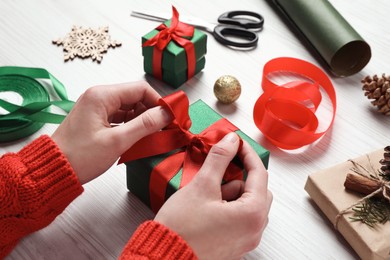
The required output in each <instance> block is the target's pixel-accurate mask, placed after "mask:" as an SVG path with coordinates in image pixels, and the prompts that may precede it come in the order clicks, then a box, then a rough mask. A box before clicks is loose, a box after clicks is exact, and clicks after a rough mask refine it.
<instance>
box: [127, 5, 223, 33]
mask: <svg viewBox="0 0 390 260" xmlns="http://www.w3.org/2000/svg"><path fill="white" fill-rule="evenodd" d="M131 16H134V17H138V18H143V19H147V20H152V21H158V22H163V21H166V20H168V19H171V18H172V14H167V13H157V12H151V11H136V10H133V11H132V12H131ZM179 20H180V21H181V22H183V23H186V24H189V25H192V26H194V27H196V28H199V29H201V30H205V31H208V32H210V33H212V32H213V31H214V27H215V26H216V25H215V24H212V23H209V22H206V21H204V20H201V19H198V18H196V17H189V16H180V17H179Z"/></svg>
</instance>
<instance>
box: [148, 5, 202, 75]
mask: <svg viewBox="0 0 390 260" xmlns="http://www.w3.org/2000/svg"><path fill="white" fill-rule="evenodd" d="M172 13H173V14H172V20H171V24H170V26H169V27H167V26H166V25H165V24H161V25H159V26H158V27H157V28H156V29H157V30H159V31H160V32H159V33H158V34H156V35H155V36H154V37H153V38H151V39H149V40H147V41H146V42H144V43H143V44H142V47H146V46H154V48H153V61H152V63H153V75H154V77H156V78H157V79H159V80H161V79H162V67H161V62H162V56H163V55H162V54H163V51H164V49H165V48H166V46H167V45H168V43H170V41H171V40H173V41H174V42H175V43H176V44H178V45H179V46H181V47H183V48H184V50H185V52H186V56H187V67H188V70H187V76H188V79H190V78H192V76H194V75H195V67H196V56H195V47H194V44H193V43H192V42H191V41H190V40H188V39H186V38H183V37H188V38H192V37H193V35H194V27H193V26H191V25H188V24H185V23H182V22H180V21H179V13H178V11H177V10H176V8H175V7H174V6H172Z"/></svg>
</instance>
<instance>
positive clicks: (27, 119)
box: [0, 67, 74, 143]
mask: <svg viewBox="0 0 390 260" xmlns="http://www.w3.org/2000/svg"><path fill="white" fill-rule="evenodd" d="M37 79H49V80H50V81H51V87H52V88H53V89H54V92H55V93H56V94H57V95H58V97H59V98H60V100H58V101H51V100H50V95H49V92H48V91H47V90H46V88H45V87H44V86H43V84H41V83H40V82H38V81H37ZM1 92H15V93H18V94H19V95H20V96H21V97H22V98H23V102H22V105H20V106H19V105H15V104H12V103H10V102H8V101H6V100H3V99H1V98H0V107H1V108H3V109H5V110H6V111H8V112H9V113H7V114H5V115H0V143H4V142H11V141H15V140H18V139H21V138H24V137H27V136H29V135H31V134H33V133H35V132H36V131H38V130H39V129H40V128H41V127H42V126H43V125H44V124H45V123H53V124H59V123H61V122H62V121H63V120H64V118H65V116H64V115H60V114H54V113H51V112H50V110H49V109H50V106H52V105H54V106H57V107H59V108H61V109H62V110H64V111H65V112H67V113H69V112H70V110H71V109H72V107H73V105H74V102H73V101H70V100H68V97H67V93H66V89H65V87H64V86H63V85H62V83H61V82H60V81H58V80H57V79H56V78H55V77H54V76H53V75H51V74H50V73H49V72H48V71H47V70H45V69H41V68H25V67H0V93H1Z"/></svg>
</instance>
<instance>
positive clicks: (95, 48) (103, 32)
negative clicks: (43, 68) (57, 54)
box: [53, 26, 121, 63]
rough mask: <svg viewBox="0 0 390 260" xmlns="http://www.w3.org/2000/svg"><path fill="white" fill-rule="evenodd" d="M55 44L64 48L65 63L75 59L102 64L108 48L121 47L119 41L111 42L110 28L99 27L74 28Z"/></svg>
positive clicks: (55, 41)
mask: <svg viewBox="0 0 390 260" xmlns="http://www.w3.org/2000/svg"><path fill="white" fill-rule="evenodd" d="M53 43H54V44H57V45H58V46H60V45H62V46H64V61H68V60H69V59H71V60H73V59H74V58H75V57H80V58H83V59H84V58H88V57H91V58H92V60H93V61H97V62H98V63H100V62H101V61H102V58H103V53H106V52H107V50H108V48H110V47H112V48H115V47H117V46H121V43H120V42H118V41H113V40H111V37H110V35H109V34H108V27H107V26H106V27H99V28H98V29H97V30H93V29H91V28H83V27H81V26H80V27H77V26H73V27H72V31H71V32H70V33H68V34H67V35H66V37H65V38H63V39H58V40H53Z"/></svg>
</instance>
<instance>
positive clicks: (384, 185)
mask: <svg viewBox="0 0 390 260" xmlns="http://www.w3.org/2000/svg"><path fill="white" fill-rule="evenodd" d="M366 156H367V159H368V162H369V165H370V167H371V169H372V171H369V170H367V169H366V168H365V167H364V166H362V165H361V164H359V163H357V162H355V161H353V160H348V161H350V162H351V163H352V164H353V165H354V168H352V169H351V170H352V171H353V172H355V173H356V174H358V175H360V176H362V177H364V178H366V179H371V180H375V181H376V182H378V184H379V188H378V189H377V190H375V191H373V192H372V193H370V194H368V195H366V196H365V197H363V198H361V199H360V200H358V201H357V202H355V203H353V204H352V205H351V206H349V207H347V208H345V209H343V210H341V211H340V212H339V214H337V216H336V219H335V224H334V228H335V229H336V230H338V227H337V226H338V223H339V221H340V218H341V216H342V215H344V214H345V213H347V212H349V211H350V210H351V209H352V208H354V207H355V206H357V205H359V204H361V203H362V202H364V201H366V200H368V199H370V198H373V197H375V196H376V195H379V194H381V193H382V196H383V198H385V199H386V200H387V201H388V202H389V203H390V196H389V195H388V194H389V193H390V181H386V180H383V179H380V178H379V176H378V174H377V171H376V170H375V169H374V167H373V166H372V163H371V160H370V157H369V156H368V155H366ZM359 169H363V170H364V171H365V172H366V173H367V174H368V175H367V174H363V173H362V172H361V171H360V170H359ZM372 173H373V174H374V175H375V177H372Z"/></svg>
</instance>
